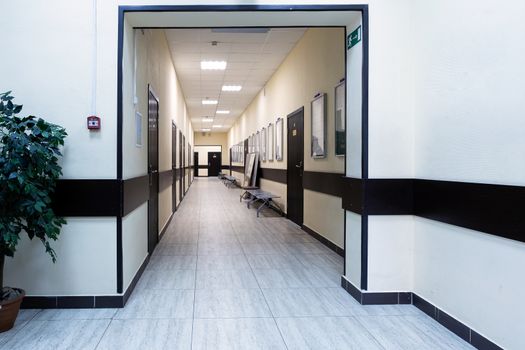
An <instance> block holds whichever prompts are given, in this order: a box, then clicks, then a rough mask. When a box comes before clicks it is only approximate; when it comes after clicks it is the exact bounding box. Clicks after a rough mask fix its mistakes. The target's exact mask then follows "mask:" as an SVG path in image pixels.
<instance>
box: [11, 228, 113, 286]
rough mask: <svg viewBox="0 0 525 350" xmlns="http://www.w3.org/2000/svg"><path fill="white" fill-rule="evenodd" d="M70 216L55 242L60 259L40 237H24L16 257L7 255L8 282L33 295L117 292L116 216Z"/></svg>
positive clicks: (53, 245) (53, 243)
mask: <svg viewBox="0 0 525 350" xmlns="http://www.w3.org/2000/svg"><path fill="white" fill-rule="evenodd" d="M66 219H67V221H68V224H67V225H65V226H64V227H63V228H62V232H61V233H60V238H59V239H58V240H57V241H56V242H51V246H52V247H53V249H55V251H56V253H57V262H56V263H55V264H53V262H52V260H51V257H49V256H48V255H47V254H46V252H45V248H44V246H43V245H42V243H41V242H40V241H39V240H38V239H34V240H32V241H30V240H29V239H28V238H27V236H23V238H22V239H21V241H20V243H19V245H18V248H17V252H16V254H15V257H14V258H9V257H6V266H5V275H4V283H5V285H6V286H13V287H19V288H23V289H25V291H26V293H27V295H32V296H34V295H38V296H45V295H50V296H60V295H107V294H116V290H117V278H116V277H117V266H116V264H117V259H116V255H115V252H116V249H117V247H116V242H117V239H116V232H117V231H116V219H115V218H66Z"/></svg>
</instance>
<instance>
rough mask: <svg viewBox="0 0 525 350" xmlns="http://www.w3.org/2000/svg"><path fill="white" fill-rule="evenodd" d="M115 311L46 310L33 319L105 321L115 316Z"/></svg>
mask: <svg viewBox="0 0 525 350" xmlns="http://www.w3.org/2000/svg"><path fill="white" fill-rule="evenodd" d="M116 312H117V309H47V310H42V311H41V312H39V313H38V314H37V315H36V316H35V317H34V318H33V319H34V320H37V321H50V320H53V321H60V320H106V319H111V318H112V317H113V316H115V313H116Z"/></svg>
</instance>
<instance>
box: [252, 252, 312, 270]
mask: <svg viewBox="0 0 525 350" xmlns="http://www.w3.org/2000/svg"><path fill="white" fill-rule="evenodd" d="M246 257H247V259H248V262H249V263H250V266H251V267H252V268H253V269H293V268H301V267H303V265H302V264H301V263H300V261H299V260H298V259H297V258H296V257H295V256H293V255H284V254H254V255H247V256H246Z"/></svg>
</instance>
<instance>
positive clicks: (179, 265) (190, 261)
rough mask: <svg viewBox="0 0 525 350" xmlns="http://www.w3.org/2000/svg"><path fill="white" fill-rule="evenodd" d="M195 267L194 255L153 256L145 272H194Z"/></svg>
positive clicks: (195, 258)
mask: <svg viewBox="0 0 525 350" xmlns="http://www.w3.org/2000/svg"><path fill="white" fill-rule="evenodd" d="M196 266H197V256H196V255H155V256H153V257H151V259H150V261H149V263H148V266H147V267H146V270H194V269H195V268H196Z"/></svg>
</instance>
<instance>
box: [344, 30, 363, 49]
mask: <svg viewBox="0 0 525 350" xmlns="http://www.w3.org/2000/svg"><path fill="white" fill-rule="evenodd" d="M360 41H361V26H359V27H357V28H356V29H355V30H354V31H353V32H352V33H350V34H348V36H347V37H346V48H347V49H348V50H349V49H351V48H352V47H354V46H355V45H356V44H357V43H358V42H360Z"/></svg>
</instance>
